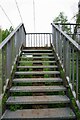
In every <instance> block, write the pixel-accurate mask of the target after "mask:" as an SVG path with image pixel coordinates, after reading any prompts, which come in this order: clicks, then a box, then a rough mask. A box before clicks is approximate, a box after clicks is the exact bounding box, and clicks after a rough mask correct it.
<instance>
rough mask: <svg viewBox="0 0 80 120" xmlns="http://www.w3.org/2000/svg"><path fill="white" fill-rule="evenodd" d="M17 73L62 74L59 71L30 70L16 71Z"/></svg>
mask: <svg viewBox="0 0 80 120" xmlns="http://www.w3.org/2000/svg"><path fill="white" fill-rule="evenodd" d="M15 74H16V75H19V74H20V75H28V74H60V72H59V71H30V72H25V71H19V72H18V71H17V72H15Z"/></svg>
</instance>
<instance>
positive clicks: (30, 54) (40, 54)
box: [22, 53, 53, 55]
mask: <svg viewBox="0 0 80 120" xmlns="http://www.w3.org/2000/svg"><path fill="white" fill-rule="evenodd" d="M22 55H53V53H22Z"/></svg>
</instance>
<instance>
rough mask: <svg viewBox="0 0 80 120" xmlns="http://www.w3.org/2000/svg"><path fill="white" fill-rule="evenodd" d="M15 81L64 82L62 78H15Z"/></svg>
mask: <svg viewBox="0 0 80 120" xmlns="http://www.w3.org/2000/svg"><path fill="white" fill-rule="evenodd" d="M13 82H14V83H40V82H48V83H51V82H63V80H62V79H61V78H58V77H57V78H15V79H13Z"/></svg>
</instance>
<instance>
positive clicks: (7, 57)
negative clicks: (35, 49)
mask: <svg viewBox="0 0 80 120" xmlns="http://www.w3.org/2000/svg"><path fill="white" fill-rule="evenodd" d="M22 45H24V46H25V45H26V31H25V28H24V25H23V24H20V25H19V26H18V27H17V28H16V29H15V30H14V31H13V32H12V33H11V34H10V35H9V36H8V37H7V38H6V39H5V40H4V41H3V42H2V43H1V44H0V100H1V99H2V96H3V94H4V92H5V90H6V88H7V84H8V81H9V80H10V77H11V73H12V71H13V67H14V65H15V63H16V60H17V57H18V56H19V53H20V49H21V47H22ZM0 108H1V107H0Z"/></svg>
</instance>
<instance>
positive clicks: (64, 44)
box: [63, 37, 66, 68]
mask: <svg viewBox="0 0 80 120" xmlns="http://www.w3.org/2000/svg"><path fill="white" fill-rule="evenodd" d="M65 45H66V44H65V37H64V38H63V68H65V56H66V54H65V53H66V52H65Z"/></svg>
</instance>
